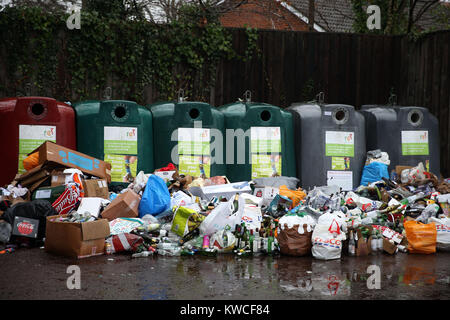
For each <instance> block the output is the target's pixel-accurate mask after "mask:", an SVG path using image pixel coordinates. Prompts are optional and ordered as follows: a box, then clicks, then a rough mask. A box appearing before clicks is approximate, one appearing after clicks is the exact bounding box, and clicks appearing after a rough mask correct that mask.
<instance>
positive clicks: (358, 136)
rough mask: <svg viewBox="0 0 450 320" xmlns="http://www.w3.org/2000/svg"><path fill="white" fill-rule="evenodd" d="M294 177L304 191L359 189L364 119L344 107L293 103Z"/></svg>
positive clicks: (363, 141)
mask: <svg viewBox="0 0 450 320" xmlns="http://www.w3.org/2000/svg"><path fill="white" fill-rule="evenodd" d="M287 110H289V111H290V112H291V113H292V114H293V116H294V132H295V134H294V136H295V151H296V163H297V177H298V178H299V179H300V185H301V186H302V187H303V188H305V189H312V188H313V187H315V186H324V185H328V186H330V185H336V186H339V187H341V188H342V189H343V190H352V189H354V188H357V187H358V186H359V182H360V180H361V173H362V168H363V166H364V162H365V156H366V142H365V126H364V117H363V116H362V115H361V114H359V113H357V112H356V111H355V108H354V107H353V106H349V105H343V104H324V105H319V104H308V103H306V104H294V105H292V106H291V107H289V108H288V109H287Z"/></svg>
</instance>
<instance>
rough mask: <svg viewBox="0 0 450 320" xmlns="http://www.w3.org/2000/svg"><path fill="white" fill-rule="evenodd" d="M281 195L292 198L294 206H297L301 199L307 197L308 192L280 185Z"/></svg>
mask: <svg viewBox="0 0 450 320" xmlns="http://www.w3.org/2000/svg"><path fill="white" fill-rule="evenodd" d="M279 190H280V192H279V193H280V196H285V197H288V198H289V199H291V200H292V208H295V207H296V206H297V205H298V204H299V203H300V201H301V200H303V199H305V198H306V193H304V192H303V191H302V190H301V189H300V188H299V189H297V190H291V189H288V187H287V186H280V188H279Z"/></svg>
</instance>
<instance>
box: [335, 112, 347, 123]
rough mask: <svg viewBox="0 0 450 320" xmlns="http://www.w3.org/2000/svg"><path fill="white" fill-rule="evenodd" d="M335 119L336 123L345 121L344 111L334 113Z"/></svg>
mask: <svg viewBox="0 0 450 320" xmlns="http://www.w3.org/2000/svg"><path fill="white" fill-rule="evenodd" d="M334 117H335V119H336V120H337V121H342V120H344V119H345V111H344V110H339V111H337V112H336V114H335V115H334Z"/></svg>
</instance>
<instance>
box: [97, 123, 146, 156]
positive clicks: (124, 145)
mask: <svg viewBox="0 0 450 320" xmlns="http://www.w3.org/2000/svg"><path fill="white" fill-rule="evenodd" d="M137 132H138V129H137V128H135V127H104V153H105V154H134V155H137V153H138V150H137V143H138V139H137Z"/></svg>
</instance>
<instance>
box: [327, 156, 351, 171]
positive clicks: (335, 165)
mask: <svg viewBox="0 0 450 320" xmlns="http://www.w3.org/2000/svg"><path fill="white" fill-rule="evenodd" d="M349 169H350V158H349V157H332V158H331V170H349Z"/></svg>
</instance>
